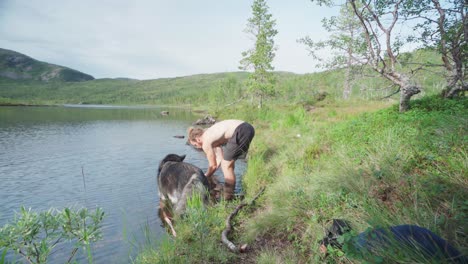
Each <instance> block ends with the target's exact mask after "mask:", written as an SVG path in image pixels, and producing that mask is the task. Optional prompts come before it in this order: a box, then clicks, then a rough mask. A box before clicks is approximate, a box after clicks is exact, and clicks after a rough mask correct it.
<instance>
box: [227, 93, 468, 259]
mask: <svg viewBox="0 0 468 264" xmlns="http://www.w3.org/2000/svg"><path fill="white" fill-rule="evenodd" d="M467 104H468V100H466V98H462V99H458V100H445V99H442V98H440V97H438V96H432V97H424V98H422V99H420V100H415V101H413V102H412V110H410V111H409V112H407V113H405V114H400V113H399V112H398V109H397V106H394V107H391V108H388V109H384V110H380V111H377V112H373V113H365V114H362V115H360V116H357V117H356V116H355V115H353V114H352V115H348V113H347V112H346V111H349V110H353V109H354V108H356V107H357V105H359V103H356V102H354V103H352V102H350V103H349V106H348V107H345V104H344V103H343V102H336V105H335V104H329V103H327V104H319V105H320V106H321V107H317V109H316V110H315V111H313V112H311V113H308V112H306V111H304V109H302V110H301V108H300V107H285V106H284V105H275V106H269V107H268V109H266V110H267V111H266V112H267V113H265V112H263V111H256V112H255V113H256V114H255V113H252V112H251V111H249V110H247V109H246V110H245V111H246V112H248V113H242V112H241V111H239V110H237V111H236V112H235V114H233V115H235V116H236V117H237V116H238V117H240V118H243V117H244V115H246V116H248V117H249V118H251V119H253V120H254V122H253V124H255V125H256V128H257V133H256V137H255V140H254V143H253V145H252V146H251V150H250V151H249V153H250V158H249V161H248V162H249V163H248V164H249V166H248V170H247V172H246V174H245V175H244V177H243V183H244V187H245V189H246V190H247V192H248V193H254V192H255V189H256V188H258V186H259V185H263V184H265V185H267V186H268V187H267V192H266V193H265V196H264V197H263V199H262V200H263V201H264V202H263V203H262V208H265V210H264V211H262V212H261V213H258V212H257V213H255V214H253V215H249V216H247V217H246V218H245V219H244V221H245V225H246V230H245V235H244V236H245V239H246V240H248V241H256V240H258V239H260V240H261V239H266V240H269V241H278V240H279V241H281V244H282V247H284V246H283V245H284V244H287V245H290V246H291V247H292V248H290V249H288V250H286V251H285V252H282V253H280V254H278V255H276V254H275V255H271V254H270V253H269V251H268V249H266V250H265V254H261V253H259V255H260V256H261V258H260V259H259V260H262V261H263V260H266V259H269V260H274V259H282V258H284V255H287V254H291V251H294V252H296V254H298V255H297V259H296V260H297V261H296V262H307V261H309V262H327V263H339V262H341V261H352V262H353V263H354V261H356V262H357V263H359V262H360V260H359V258H358V256H354V255H353V254H352V251H351V250H348V249H347V250H348V252H347V251H346V250H344V251H340V250H336V249H330V255H329V257H327V258H326V259H323V258H322V257H319V256H320V255H319V253H318V247H317V246H316V245H317V244H316V241H318V240H320V239H321V238H322V237H323V236H324V233H323V229H322V228H320V227H321V226H322V225H324V223H325V222H326V221H328V220H329V219H332V218H344V219H348V220H351V221H352V222H353V224H355V225H356V232H360V231H362V230H364V229H366V228H367V227H369V226H370V227H375V226H390V225H397V224H416V225H420V226H424V227H426V228H429V229H431V230H433V231H434V232H436V233H438V234H441V236H442V237H444V238H446V239H451V241H452V243H454V244H455V246H456V247H459V248H461V249H463V248H466V247H467V246H468V244H467V241H466V239H465V238H464V235H463V234H464V231H463V230H464V228H465V227H464V221H463V220H461V219H465V217H466V215H467V210H466V208H467V207H466V206H465V205H464V201H466V200H467V198H468V192H467V191H466V190H468V186H467V182H466V175H465V174H466V173H464V172H465V171H466V170H467V168H466V166H467V163H466V145H467V138H466V134H467V130H468V125H467V124H468V119H467V118H466V116H468V112H467V109H468V105H467ZM361 111H369V109H365V110H364V109H363V110H361ZM336 120H339V121H336ZM341 120H342V121H341ZM320 124H322V125H320ZM297 131H300V134H301V137H296V136H295V135H296V133H297ZM271 243H273V245H271V246H272V247H274V246H275V244H274V243H275V242H271ZM410 255H411V254H410ZM382 256H384V257H385V258H386V259H387V262H388V259H390V262H392V261H393V260H400V261H401V260H402V259H405V258H406V260H407V258H408V255H404V254H401V255H398V254H394V256H392V255H382ZM368 257H372V256H371V255H369V256H368ZM310 258H312V259H310ZM349 258H351V259H354V260H349ZM377 258H379V257H377ZM410 258H414V259H419V260H421V258H420V256H416V255H414V256H413V255H411V256H410ZM379 260H380V261H384V259H383V258H382V257H380V258H379V259H369V258H366V260H365V261H368V262H369V261H370V262H374V261H379Z"/></svg>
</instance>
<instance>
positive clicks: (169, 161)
mask: <svg viewBox="0 0 468 264" xmlns="http://www.w3.org/2000/svg"><path fill="white" fill-rule="evenodd" d="M184 159H185V155H182V156H179V155H176V154H169V155H167V156H166V157H165V158H164V159H162V160H161V162H160V163H159V169H158V177H157V178H158V189H159V208H160V214H161V215H162V218H163V220H164V221H165V222H166V223H167V224H168V226H169V228H170V229H171V232H172V235H174V236H176V235H177V234H176V231H175V230H174V226H173V225H172V221H171V219H172V218H173V215H174V214H176V215H181V214H183V213H184V211H185V208H186V205H187V199H188V198H190V197H191V196H192V195H194V194H195V193H199V194H200V196H201V197H202V199H203V203H204V204H207V203H208V200H209V191H210V187H209V184H208V181H207V179H206V177H205V175H204V174H203V171H202V170H201V169H200V168H198V167H196V166H194V165H192V164H189V163H186V162H183V160H184Z"/></svg>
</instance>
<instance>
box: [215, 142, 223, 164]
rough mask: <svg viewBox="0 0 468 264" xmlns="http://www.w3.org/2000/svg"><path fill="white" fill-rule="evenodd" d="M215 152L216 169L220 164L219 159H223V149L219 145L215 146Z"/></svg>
mask: <svg viewBox="0 0 468 264" xmlns="http://www.w3.org/2000/svg"><path fill="white" fill-rule="evenodd" d="M215 154H216V168H217V169H218V168H219V166H221V161H222V160H223V149H222V148H221V147H216V148H215Z"/></svg>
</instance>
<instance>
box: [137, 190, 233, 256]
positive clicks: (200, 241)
mask: <svg viewBox="0 0 468 264" xmlns="http://www.w3.org/2000/svg"><path fill="white" fill-rule="evenodd" d="M224 206H225V204H224V203H220V204H217V205H216V206H213V207H210V208H206V207H205V206H204V205H203V201H202V198H201V196H200V195H199V194H195V195H193V196H192V197H191V198H189V199H188V201H187V209H186V213H185V214H184V215H183V216H181V217H180V218H176V219H175V222H176V229H177V237H176V238H174V239H169V238H164V239H163V240H162V241H160V242H159V245H158V250H157V251H156V250H154V248H152V247H151V248H148V249H147V250H146V251H144V252H142V253H141V254H140V255H139V256H138V257H137V259H136V261H135V263H229V262H230V260H232V259H233V258H234V257H235V256H234V255H233V254H231V253H230V252H228V251H226V250H225V249H224V248H223V245H221V244H220V243H219V238H220V234H221V232H222V229H223V228H224V219H225V217H226V216H225V214H226V212H225V207H224Z"/></svg>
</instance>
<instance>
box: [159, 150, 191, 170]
mask: <svg viewBox="0 0 468 264" xmlns="http://www.w3.org/2000/svg"><path fill="white" fill-rule="evenodd" d="M184 159H185V155H182V156H179V155H177V154H168V155H167V156H166V157H164V159H162V160H161V162H160V163H159V169H158V173H160V172H161V170H162V168H163V166H164V163H166V162H168V161H175V162H182V161H184Z"/></svg>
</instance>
